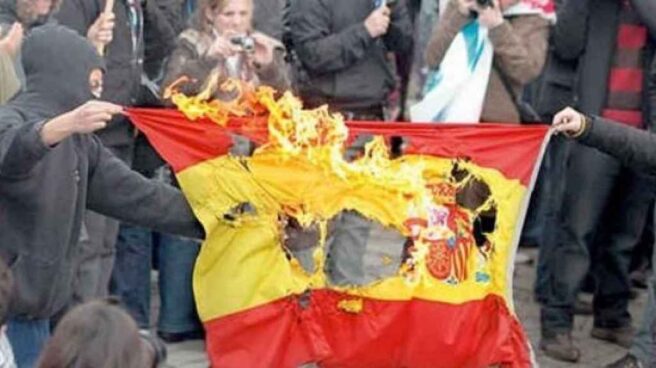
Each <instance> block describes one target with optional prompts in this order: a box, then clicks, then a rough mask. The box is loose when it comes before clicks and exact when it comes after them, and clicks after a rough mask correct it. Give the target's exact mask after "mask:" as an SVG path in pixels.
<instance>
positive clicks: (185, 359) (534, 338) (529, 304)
mask: <svg viewBox="0 0 656 368" xmlns="http://www.w3.org/2000/svg"><path fill="white" fill-rule="evenodd" d="M529 252H530V254H531V255H532V256H535V251H529ZM534 279H535V267H533V266H532V265H521V266H518V267H517V268H516V270H515V304H516V305H515V307H516V309H517V314H518V315H519V317H520V319H521V321H522V323H523V324H524V328H525V329H526V332H527V333H528V335H529V337H530V339H531V343H532V344H533V346H535V347H537V346H538V345H537V344H538V341H539V338H540V322H539V307H538V305H537V304H536V303H535V302H534V301H533V292H532V285H533V280H534ZM644 303H645V295H644V292H641V293H640V296H639V297H638V299H636V300H635V301H634V302H632V305H631V312H632V315H633V316H634V319H639V318H640V316H641V311H642V307H643V306H644ZM575 324H576V326H575V331H574V338H575V341H576V343H577V344H578V345H579V347H580V348H581V350H582V359H581V361H580V362H579V363H578V364H566V363H560V362H557V361H554V360H551V359H549V358H547V357H545V356H543V355H542V354H541V353H540V351H539V349H536V354H537V361H538V363H539V364H540V367H543V368H573V367H577V368H578V367H581V368H599V367H603V366H604V365H605V364H607V363H609V362H612V361H614V360H616V359H619V358H620V357H622V356H623V355H624V354H625V351H624V350H623V349H622V348H620V347H618V346H616V345H612V344H607V343H604V342H601V341H598V340H594V339H592V338H590V336H589V334H590V329H591V328H592V318H591V317H577V318H576V321H575ZM203 349H204V346H203V343H202V342H201V341H195V342H187V343H182V344H173V345H169V362H168V363H169V366H170V367H181V368H201V367H202V368H206V367H208V365H209V364H208V362H207V359H206V357H205V353H204V351H203ZM454 368H457V367H454Z"/></svg>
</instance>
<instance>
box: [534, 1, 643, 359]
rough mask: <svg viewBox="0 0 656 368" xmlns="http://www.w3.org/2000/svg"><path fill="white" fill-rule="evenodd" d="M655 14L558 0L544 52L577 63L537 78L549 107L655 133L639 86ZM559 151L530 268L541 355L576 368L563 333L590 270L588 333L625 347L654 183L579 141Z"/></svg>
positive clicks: (626, 5) (620, 4)
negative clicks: (535, 262)
mask: <svg viewBox="0 0 656 368" xmlns="http://www.w3.org/2000/svg"><path fill="white" fill-rule="evenodd" d="M653 9H654V1H649V0H626V1H625V0H594V1H593V0H566V1H563V3H562V5H561V6H560V7H559V8H558V22H557V23H556V25H555V28H554V30H553V38H552V47H553V51H554V55H555V56H557V57H558V58H559V59H560V60H561V61H564V62H566V63H568V64H569V63H573V64H575V65H576V72H575V73H574V75H573V76H572V74H571V72H572V70H571V69H569V72H570V73H568V72H565V73H564V74H561V75H547V76H545V80H546V82H547V83H549V85H550V86H551V87H550V89H551V90H552V94H551V97H552V99H553V101H552V103H553V105H554V106H555V105H558V104H560V103H562V100H561V99H562V98H563V96H570V97H571V98H572V100H571V101H570V102H568V104H572V105H575V106H576V107H577V108H578V109H579V110H580V111H582V112H584V113H586V114H590V115H599V116H603V117H605V118H608V119H610V120H613V121H615V122H617V123H621V124H626V125H631V126H634V127H641V128H643V129H647V130H649V129H654V128H656V125H654V123H655V122H656V121H654V120H653V119H651V118H650V114H649V110H650V109H653V108H654V106H656V105H654V103H655V101H653V100H651V99H650V98H649V97H648V96H647V92H648V91H647V86H648V81H647V80H646V79H647V76H648V75H649V62H650V61H651V55H653V53H654V50H656V13H655V12H654V11H653ZM572 78H574V79H572ZM561 148H563V150H564V151H565V152H564V153H562V154H563V155H569V159H568V160H567V161H566V162H567V166H566V167H563V168H561V169H563V170H564V171H565V172H566V175H564V177H562V178H560V180H559V183H555V184H554V185H553V186H552V189H553V188H559V187H561V188H562V192H560V190H557V191H555V193H559V194H558V196H552V197H551V200H552V201H554V202H556V204H557V206H558V207H557V209H556V210H555V211H554V212H553V213H552V214H551V215H550V217H552V218H553V219H551V220H549V222H548V224H549V225H550V227H548V228H547V229H546V230H545V231H546V232H547V233H550V234H551V235H550V236H549V237H548V238H549V239H548V241H545V242H544V243H543V244H542V247H543V248H542V249H541V252H542V254H543V255H544V254H545V253H546V254H547V255H548V256H547V258H546V259H545V260H546V262H541V264H542V265H543V266H544V267H540V268H538V279H540V280H541V282H544V284H543V288H542V292H541V294H542V295H541V299H542V305H541V311H540V312H541V313H540V314H541V315H540V322H541V341H540V349H541V350H543V351H544V352H545V354H546V355H548V356H550V357H552V358H554V359H558V360H563V361H569V362H576V361H578V360H579V358H580V356H581V353H580V350H579V349H578V348H577V347H576V345H575V343H574V342H573V341H572V338H571V331H572V328H573V321H574V309H575V305H576V302H577V295H578V293H579V291H580V289H581V286H582V285H583V282H584V281H585V278H586V275H588V273H590V274H591V275H592V276H593V280H594V300H593V303H592V304H593V308H592V309H593V310H592V312H593V317H594V324H593V326H592V329H591V330H590V335H591V336H592V337H593V338H596V339H600V340H604V341H607V342H611V343H614V344H618V345H620V346H623V347H627V346H629V345H630V344H631V339H632V336H633V334H634V329H633V328H632V324H631V315H630V314H629V311H628V304H629V297H630V294H631V283H630V278H629V265H630V261H631V258H630V255H631V252H632V251H633V249H634V247H635V246H636V244H637V243H638V242H639V240H640V237H641V235H642V234H643V230H644V229H645V225H646V223H647V219H648V217H649V211H650V204H651V203H653V201H654V190H653V189H654V182H653V178H650V177H648V176H646V175H643V173H641V172H638V171H636V170H633V169H631V168H629V167H625V166H624V165H622V163H621V162H619V161H618V160H616V159H615V158H613V157H611V156H609V155H606V154H604V153H602V152H599V151H597V150H594V149H590V148H588V147H585V146H583V145H579V144H567V145H566V146H565V147H561ZM560 162H562V160H561V161H560ZM558 197H560V198H561V199H562V201H559V200H556V198H558ZM559 202H560V203H559Z"/></svg>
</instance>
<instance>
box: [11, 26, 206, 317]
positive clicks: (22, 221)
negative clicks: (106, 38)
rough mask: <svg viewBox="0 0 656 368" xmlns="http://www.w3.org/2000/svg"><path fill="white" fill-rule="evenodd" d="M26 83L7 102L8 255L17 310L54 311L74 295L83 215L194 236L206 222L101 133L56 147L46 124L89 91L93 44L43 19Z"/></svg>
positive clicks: (32, 40)
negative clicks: (44, 132)
mask: <svg viewBox="0 0 656 368" xmlns="http://www.w3.org/2000/svg"><path fill="white" fill-rule="evenodd" d="M23 55H24V56H25V58H24V60H25V62H24V68H25V72H26V76H27V85H26V91H24V92H21V93H19V94H18V95H17V96H16V97H15V98H13V99H12V100H11V101H10V102H9V103H8V104H7V105H6V106H3V107H0V256H2V257H3V259H4V260H5V262H7V264H8V265H10V267H11V270H12V273H13V276H14V279H15V285H16V289H15V294H14V297H13V300H12V305H11V309H10V313H11V315H12V316H14V317H16V316H20V317H22V318H27V319H32V318H49V317H51V316H53V315H54V314H55V313H57V312H58V311H60V310H61V309H62V307H64V306H65V304H66V303H67V302H68V301H69V300H70V297H71V286H72V282H73V276H74V273H75V272H76V269H75V267H74V259H75V257H76V255H77V253H79V244H80V243H79V242H78V240H79V235H80V226H81V223H82V219H83V214H84V212H85V210H86V209H90V210H93V211H96V212H98V213H101V214H103V215H106V216H110V217H114V218H117V219H119V220H122V221H125V222H129V223H133V224H136V225H141V226H146V227H152V228H154V229H157V230H159V231H164V232H171V233H177V234H180V235H185V236H188V237H195V238H200V237H203V230H202V228H201V225H200V224H199V223H198V221H197V220H196V219H195V218H194V216H193V213H192V211H191V208H190V207H189V205H188V203H187V201H186V200H185V198H184V196H183V195H182V193H180V191H178V190H177V189H175V188H173V187H170V186H167V185H164V184H161V183H157V182H152V181H149V180H147V179H145V178H144V177H142V176H141V175H139V174H137V173H135V172H133V171H131V170H130V169H129V168H128V167H127V166H126V165H125V164H124V163H123V162H122V161H120V160H119V159H118V158H116V157H115V156H114V155H113V154H112V153H111V152H110V151H109V150H108V149H107V148H105V147H104V146H103V144H102V143H101V142H100V140H99V139H98V138H97V137H96V136H95V135H94V134H76V135H73V136H71V137H69V138H67V139H65V140H63V141H62V142H60V143H58V144H57V145H55V146H53V147H48V146H46V145H45V144H44V143H43V141H42V139H41V133H40V131H41V128H42V127H43V125H44V123H45V122H46V121H48V120H49V119H52V118H54V117H56V116H58V115H61V114H62V113H64V112H67V111H71V110H73V109H75V108H76V107H78V106H79V105H81V104H83V103H85V102H87V101H88V100H89V99H91V92H90V88H89V73H90V71H91V70H92V69H94V68H98V67H101V66H102V61H101V60H100V58H99V57H98V55H97V53H96V51H95V50H94V48H93V47H92V46H91V45H90V44H89V43H88V42H87V41H86V39H83V38H81V37H79V36H78V35H77V34H75V33H74V32H72V31H71V30H68V29H66V28H65V27H61V26H50V25H46V26H42V27H38V28H37V29H35V30H34V31H32V34H31V35H30V37H28V38H27V39H26V40H25V42H24V44H23Z"/></svg>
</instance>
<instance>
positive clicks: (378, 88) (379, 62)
mask: <svg viewBox="0 0 656 368" xmlns="http://www.w3.org/2000/svg"><path fill="white" fill-rule="evenodd" d="M390 3H391V2H390ZM287 16H288V17H289V20H288V23H289V24H290V25H291V27H290V33H291V35H290V36H291V37H290V38H291V44H292V46H293V52H294V53H295V56H296V58H297V60H298V62H297V63H296V64H297V65H296V67H295V68H294V72H295V78H294V79H295V83H296V85H297V89H298V93H299V95H300V96H301V98H302V99H303V102H304V103H305V105H306V106H308V107H317V106H320V105H323V104H326V103H327V104H329V105H330V106H331V108H333V109H334V110H336V111H339V112H341V113H343V114H345V115H346V118H347V119H362V120H382V119H383V107H384V105H385V103H386V101H387V96H388V94H389V93H390V91H391V90H392V89H393V88H394V86H395V83H396V80H395V71H394V70H393V68H392V67H391V65H390V63H389V62H388V58H387V56H388V55H387V54H388V52H396V53H406V52H411V50H410V48H411V47H412V25H411V23H410V16H409V15H408V10H407V6H406V5H405V0H399V1H396V2H395V3H394V5H393V6H392V7H391V8H390V7H387V6H380V7H378V8H376V6H375V1H373V0H334V1H326V0H291V2H290V4H289V9H288V14H287Z"/></svg>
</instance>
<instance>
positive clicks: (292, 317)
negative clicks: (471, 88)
mask: <svg viewBox="0 0 656 368" xmlns="http://www.w3.org/2000/svg"><path fill="white" fill-rule="evenodd" d="M226 88H231V89H233V90H236V91H237V92H236V93H237V98H236V99H235V100H234V101H232V102H227V103H226V102H218V101H211V100H208V96H207V95H205V96H196V97H193V96H192V97H189V96H184V95H181V94H179V93H177V92H175V90H172V91H170V94H169V96H170V97H172V98H173V100H174V101H175V103H176V104H177V106H178V109H179V110H180V111H175V110H147V109H132V110H130V111H129V114H130V117H131V118H132V120H133V122H134V123H135V124H136V125H137V126H138V127H139V129H140V130H142V131H143V132H144V133H145V134H146V135H147V136H148V138H149V140H150V141H151V143H152V144H153V146H154V147H155V148H156V149H157V150H158V151H159V152H160V154H161V155H162V156H163V157H164V158H165V159H166V160H167V161H168V162H169V163H170V164H171V165H172V167H173V169H174V170H175V172H176V175H177V178H178V181H179V183H180V186H181V187H182V189H183V191H184V192H185V195H186V196H187V198H188V200H189V203H190V205H191V206H192V208H193V209H194V212H195V213H196V215H197V217H198V218H199V220H200V221H201V222H202V224H203V226H204V227H205V230H206V234H207V237H206V239H205V242H204V244H203V247H202V249H201V253H200V255H199V257H198V260H197V262H196V266H195V270H194V291H195V296H196V303H197V307H198V311H199V314H200V317H201V319H202V321H203V323H204V326H205V329H206V332H207V351H208V355H209V358H210V360H211V363H212V366H214V367H299V366H302V365H304V364H308V363H316V364H317V366H319V367H457V368H461V367H487V366H492V365H499V366H503V367H506V366H507V367H527V366H530V365H531V352H530V347H529V344H528V340H527V339H526V336H525V334H524V332H523V330H522V327H521V325H520V323H519V321H518V320H517V317H516V315H515V314H514V312H513V305H512V268H513V257H514V254H515V248H516V245H517V240H518V236H519V232H520V230H521V227H522V222H523V217H524V214H525V211H526V207H527V204H528V199H529V196H530V188H531V183H532V178H533V177H534V175H535V172H536V167H537V166H538V163H539V158H540V155H541V152H542V150H543V148H544V145H545V144H546V139H547V138H546V137H547V129H546V128H542V127H526V128H517V127H510V126H503V125H477V126H464V125H437V126H436V125H429V124H403V123H394V124H391V123H379V122H349V123H345V122H344V121H343V120H342V118H341V117H340V116H339V115H332V114H330V113H329V112H328V110H327V109H325V108H323V109H317V110H304V109H303V108H302V105H301V103H300V101H298V100H297V99H296V98H295V97H294V96H292V95H291V94H289V93H286V94H284V95H283V96H282V97H280V98H276V97H275V93H274V91H272V90H270V89H267V88H260V89H257V90H253V89H249V88H247V87H244V86H240V85H229V86H226ZM226 111H228V112H229V113H226ZM235 134H238V135H241V136H245V137H248V138H249V139H251V140H252V141H254V142H257V143H258V144H259V147H258V148H257V149H256V150H255V152H254V154H253V155H252V156H249V157H237V156H233V155H230V154H229V153H228V152H229V150H230V147H231V145H232V142H233V137H232V136H233V135H235ZM360 134H372V135H374V136H375V137H376V138H374V139H373V140H372V141H371V142H370V143H369V144H368V145H367V146H366V149H365V151H364V152H363V154H362V155H361V157H359V158H357V159H355V160H352V161H347V160H345V159H344V158H343V157H344V147H345V146H346V145H347V144H348V142H350V141H351V140H352V139H354V137H355V136H357V135H360ZM393 135H394V136H396V135H402V136H404V137H405V138H406V139H407V140H408V142H409V143H408V146H407V147H406V149H405V153H404V155H402V156H401V157H398V158H394V159H392V158H390V157H389V155H388V149H387V145H386V143H385V142H386V138H388V137H390V136H393ZM347 220H348V221H350V222H351V223H357V224H362V226H361V227H360V229H362V231H363V232H364V233H366V235H367V236H368V238H367V240H366V241H364V242H362V241H353V240H352V239H350V238H349V234H348V233H346V232H343V231H341V230H342V225H343V224H344V223H345V221H347Z"/></svg>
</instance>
